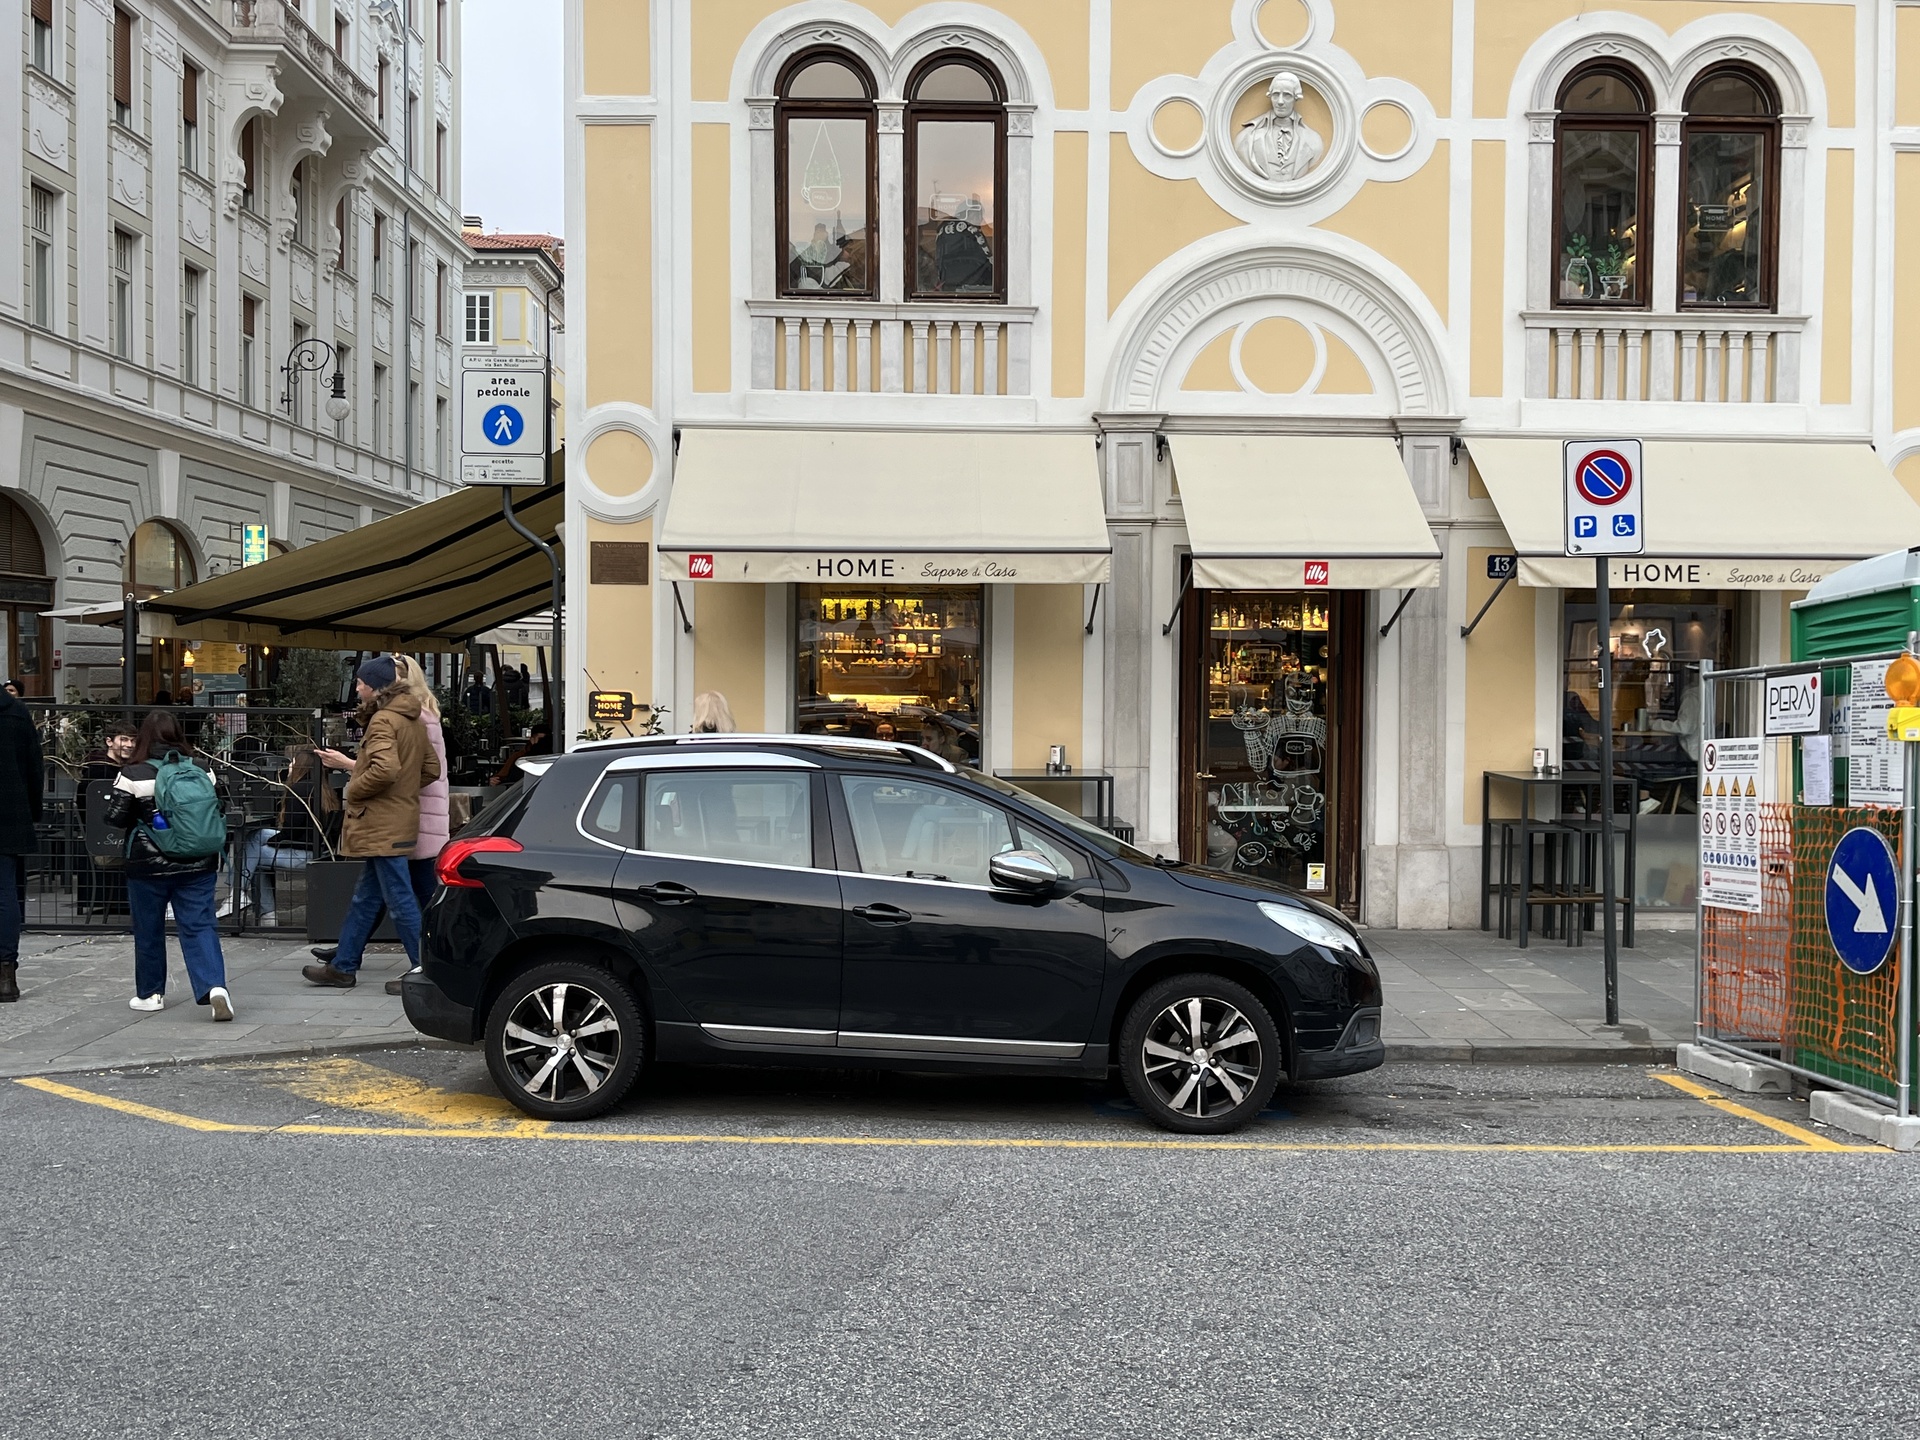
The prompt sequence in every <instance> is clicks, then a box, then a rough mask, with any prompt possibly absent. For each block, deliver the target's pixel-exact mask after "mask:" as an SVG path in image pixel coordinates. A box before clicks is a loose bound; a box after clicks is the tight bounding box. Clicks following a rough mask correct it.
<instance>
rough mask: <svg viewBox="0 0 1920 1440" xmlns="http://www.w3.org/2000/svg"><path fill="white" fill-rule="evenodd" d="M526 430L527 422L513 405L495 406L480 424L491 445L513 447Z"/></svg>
mask: <svg viewBox="0 0 1920 1440" xmlns="http://www.w3.org/2000/svg"><path fill="white" fill-rule="evenodd" d="M526 428H527V422H526V421H525V420H523V419H522V418H521V417H520V412H519V411H518V410H516V409H514V408H513V406H511V405H496V406H494V407H493V408H492V409H491V410H489V411H487V414H486V418H485V419H484V420H482V421H481V422H480V430H481V433H482V434H484V435H485V436H486V437H487V443H488V444H489V445H511V444H513V442H514V441H516V440H518V439H519V438H520V434H521V432H522V431H524V430H525V429H526Z"/></svg>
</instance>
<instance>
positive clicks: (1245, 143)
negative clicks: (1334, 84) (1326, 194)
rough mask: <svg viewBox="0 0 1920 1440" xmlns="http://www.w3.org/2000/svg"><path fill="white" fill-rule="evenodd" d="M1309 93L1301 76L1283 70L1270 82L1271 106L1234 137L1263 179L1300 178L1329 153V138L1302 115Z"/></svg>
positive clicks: (1243, 156) (1244, 157)
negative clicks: (1301, 98) (1303, 98)
mask: <svg viewBox="0 0 1920 1440" xmlns="http://www.w3.org/2000/svg"><path fill="white" fill-rule="evenodd" d="M1305 93H1306V87H1305V86H1304V85H1302V84H1301V83H1300V77H1299V76H1298V75H1296V74H1294V73H1293V72H1292V71H1291V70H1282V71H1281V72H1280V73H1279V74H1278V75H1275V76H1274V77H1273V81H1272V83H1271V84H1269V85H1268V86H1267V104H1268V105H1269V107H1271V108H1269V110H1268V111H1267V113H1266V114H1265V115H1262V116H1260V117H1259V118H1258V119H1257V120H1249V121H1248V122H1247V123H1246V124H1245V125H1244V126H1242V127H1241V129H1240V133H1239V134H1238V135H1236V136H1234V137H1233V148H1234V150H1235V151H1236V152H1237V153H1238V154H1239V156H1240V158H1241V159H1242V160H1244V161H1245V162H1246V164H1247V168H1248V169H1249V170H1251V171H1253V173H1254V174H1256V175H1258V176H1260V178H1261V179H1263V180H1298V179H1299V178H1300V177H1301V176H1302V175H1304V174H1306V173H1307V172H1308V171H1309V170H1311V169H1312V168H1313V167H1314V165H1315V164H1317V163H1318V162H1319V159H1320V157H1321V156H1322V155H1324V154H1326V153H1327V142H1326V141H1324V140H1322V139H1321V138H1320V135H1319V132H1317V131H1316V130H1315V129H1314V128H1313V127H1312V126H1311V125H1309V124H1307V122H1306V121H1305V120H1303V119H1302V118H1301V116H1300V97H1301V96H1302V95H1303V94H1305Z"/></svg>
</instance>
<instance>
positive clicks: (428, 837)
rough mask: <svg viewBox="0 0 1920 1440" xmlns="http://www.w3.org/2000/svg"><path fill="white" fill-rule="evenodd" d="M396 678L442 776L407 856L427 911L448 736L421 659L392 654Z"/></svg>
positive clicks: (442, 835)
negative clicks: (416, 705) (415, 707)
mask: <svg viewBox="0 0 1920 1440" xmlns="http://www.w3.org/2000/svg"><path fill="white" fill-rule="evenodd" d="M393 668H394V679H395V680H397V681H398V682H399V683H400V684H402V685H404V686H406V687H407V691H408V693H410V694H411V695H412V696H413V697H414V698H415V699H416V700H418V701H419V702H420V723H421V724H422V725H425V726H426V727H427V741H428V743H429V744H431V745H432V746H433V753H434V757H435V758H436V759H438V760H439V762H440V778H439V779H438V780H435V781H434V782H433V783H432V784H431V785H428V786H426V787H425V788H423V789H422V790H421V791H420V840H419V843H418V844H416V845H415V846H414V847H413V854H412V855H410V856H409V857H408V858H407V870H408V872H409V873H410V874H411V875H412V877H413V893H414V898H415V899H417V900H418V901H419V902H420V913H421V915H423V916H424V915H425V914H426V913H427V901H429V900H431V899H432V898H433V892H434V891H435V890H436V889H438V888H439V885H440V880H439V877H438V876H436V875H435V874H434V870H433V862H434V861H435V860H436V859H438V858H439V855H440V851H441V850H442V849H443V848H444V847H445V846H446V843H447V836H448V833H449V827H450V820H451V814H450V810H449V799H448V793H447V739H446V736H445V734H444V733H443V732H442V731H441V729H440V701H439V698H438V697H437V696H435V694H434V693H433V687H432V686H431V685H429V684H427V677H426V674H425V672H424V671H422V670H421V668H420V665H419V662H418V661H416V660H414V659H412V658H411V657H409V656H406V655H396V656H394V657H393ZM387 993H388V994H389V995H398V994H399V993H400V982H399V981H398V980H389V981H388V982H387Z"/></svg>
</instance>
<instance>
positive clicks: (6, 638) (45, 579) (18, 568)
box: [0, 497, 53, 695]
mask: <svg viewBox="0 0 1920 1440" xmlns="http://www.w3.org/2000/svg"><path fill="white" fill-rule="evenodd" d="M0 601H4V603H0V646H3V647H4V653H0V678H7V679H12V680H16V681H18V682H19V684H20V692H21V694H23V695H45V694H46V693H47V691H48V689H49V688H50V687H49V685H48V675H47V667H46V664H45V657H44V655H43V654H42V650H41V644H40V612H41V611H43V610H46V609H49V608H51V606H52V605H53V578H52V576H51V575H49V574H48V573H47V552H46V547H45V546H44V545H42V544H41V542H40V531H39V528H38V527H37V526H35V525H34V523H33V520H32V518H31V517H30V516H29V515H28V514H27V512H26V511H25V510H23V509H21V508H20V506H19V505H17V504H15V503H14V502H13V501H12V500H9V499H6V498H5V497H0Z"/></svg>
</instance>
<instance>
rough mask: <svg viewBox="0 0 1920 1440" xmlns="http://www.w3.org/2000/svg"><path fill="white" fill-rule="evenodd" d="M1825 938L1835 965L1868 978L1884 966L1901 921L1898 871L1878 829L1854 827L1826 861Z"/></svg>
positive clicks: (1890, 850) (1840, 840) (1891, 853)
mask: <svg viewBox="0 0 1920 1440" xmlns="http://www.w3.org/2000/svg"><path fill="white" fill-rule="evenodd" d="M1826 908H1827V937H1828V938H1829V939H1830V940H1832V942H1833V953H1834V954H1836V955H1838V956H1839V957H1840V963H1841V964H1842V965H1845V966H1846V967H1847V968H1848V969H1849V970H1851V971H1853V973H1854V974H1856V975H1871V974H1873V972H1874V971H1876V970H1878V969H1879V968H1880V967H1881V966H1882V965H1884V964H1886V963H1887V956H1888V955H1889V954H1891V953H1892V951H1893V936H1894V930H1895V927H1896V925H1897V923H1898V921H1899V917H1900V881H1899V866H1898V865H1897V864H1896V863H1895V862H1894V858H1893V847H1892V846H1890V845H1888V844H1887V837H1886V836H1884V835H1882V834H1881V833H1880V832H1879V831H1878V830H1873V829H1869V828H1868V827H1867V826H1865V825H1856V826H1854V828H1853V829H1851V830H1849V831H1847V833H1846V834H1844V835H1842V836H1841V837H1840V839H1839V842H1838V843H1837V844H1836V845H1835V846H1834V847H1833V858H1832V859H1830V860H1829V861H1828V862H1827V906H1826Z"/></svg>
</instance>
